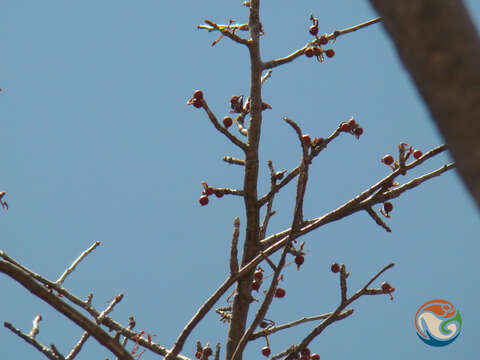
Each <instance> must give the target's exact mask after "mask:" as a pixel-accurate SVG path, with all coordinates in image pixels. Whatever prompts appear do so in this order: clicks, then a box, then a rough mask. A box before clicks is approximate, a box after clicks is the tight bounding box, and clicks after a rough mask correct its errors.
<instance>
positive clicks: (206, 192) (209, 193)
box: [203, 186, 213, 196]
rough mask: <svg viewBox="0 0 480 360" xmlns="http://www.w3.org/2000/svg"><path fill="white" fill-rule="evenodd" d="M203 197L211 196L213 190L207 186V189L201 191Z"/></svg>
mask: <svg viewBox="0 0 480 360" xmlns="http://www.w3.org/2000/svg"><path fill="white" fill-rule="evenodd" d="M203 192H204V193H205V195H207V196H210V195H212V194H213V189H212V188H211V187H210V186H207V188H206V189H205V190H204V191H203Z"/></svg>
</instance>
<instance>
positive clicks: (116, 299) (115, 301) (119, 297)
mask: <svg viewBox="0 0 480 360" xmlns="http://www.w3.org/2000/svg"><path fill="white" fill-rule="evenodd" d="M122 299H123V293H120V294H118V295H117V296H115V297H114V298H113V300H112V301H111V302H110V305H108V307H107V308H106V309H105V310H103V311H102V312H101V313H100V314H99V315H98V317H97V324H100V323H101V322H102V320H103V319H104V318H105V316H106V315H107V314H109V313H110V312H111V311H112V310H113V308H114V307H115V305H117V304H118V303H119V302H120V301H122Z"/></svg>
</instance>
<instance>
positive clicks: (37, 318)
mask: <svg viewBox="0 0 480 360" xmlns="http://www.w3.org/2000/svg"><path fill="white" fill-rule="evenodd" d="M41 320H42V315H40V314H39V315H37V316H35V319H33V321H32V323H33V327H32V330H30V333H29V334H28V336H30V337H31V338H32V339H35V336H37V334H38V333H39V332H40V329H39V327H38V323H39V322H40V321H41Z"/></svg>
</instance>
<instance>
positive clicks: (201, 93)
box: [193, 90, 203, 100]
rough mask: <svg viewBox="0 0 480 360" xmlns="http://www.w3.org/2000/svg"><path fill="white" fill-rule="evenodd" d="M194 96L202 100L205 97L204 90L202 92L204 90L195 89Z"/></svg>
mask: <svg viewBox="0 0 480 360" xmlns="http://www.w3.org/2000/svg"><path fill="white" fill-rule="evenodd" d="M193 97H194V98H195V99H198V100H202V99H203V92H202V90H195V92H194V93H193Z"/></svg>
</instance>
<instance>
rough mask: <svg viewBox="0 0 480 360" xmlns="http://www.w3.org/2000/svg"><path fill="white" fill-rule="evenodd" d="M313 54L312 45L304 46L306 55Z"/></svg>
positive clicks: (310, 55)
mask: <svg viewBox="0 0 480 360" xmlns="http://www.w3.org/2000/svg"><path fill="white" fill-rule="evenodd" d="M313 54H314V50H313V48H312V47H309V48H306V49H305V56H306V57H312V56H313Z"/></svg>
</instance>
